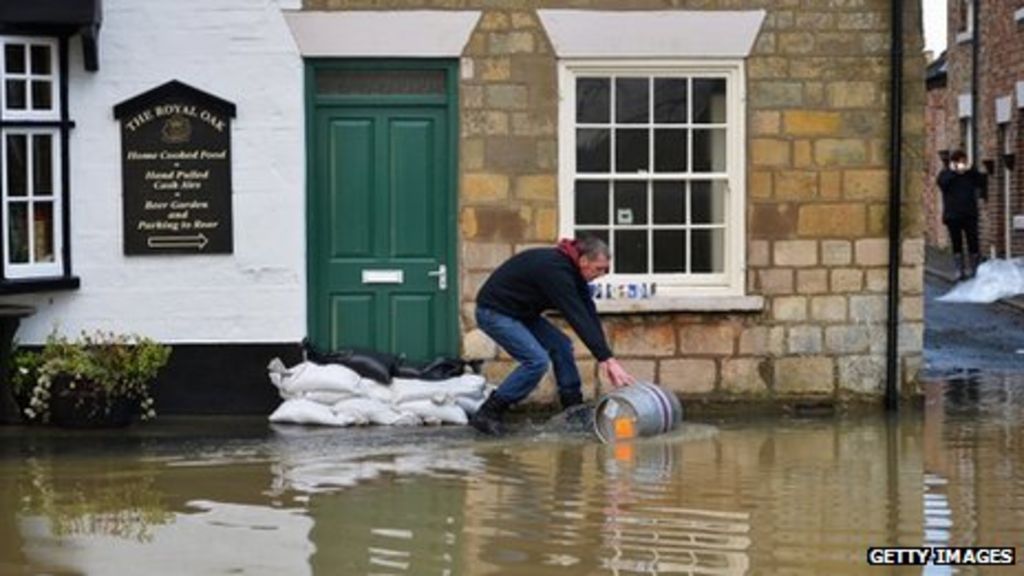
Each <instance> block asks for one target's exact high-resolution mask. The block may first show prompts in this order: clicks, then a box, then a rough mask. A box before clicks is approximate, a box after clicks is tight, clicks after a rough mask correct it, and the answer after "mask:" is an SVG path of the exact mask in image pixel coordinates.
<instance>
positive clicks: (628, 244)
mask: <svg viewBox="0 0 1024 576" xmlns="http://www.w3.org/2000/svg"><path fill="white" fill-rule="evenodd" d="M614 255H615V259H614V260H613V266H614V267H615V272H617V273H619V274H645V273H646V272H647V231H646V230H616V231H615V248H614Z"/></svg>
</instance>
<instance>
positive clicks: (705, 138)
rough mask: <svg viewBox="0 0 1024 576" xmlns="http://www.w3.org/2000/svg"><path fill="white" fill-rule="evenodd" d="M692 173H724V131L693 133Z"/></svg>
mask: <svg viewBox="0 0 1024 576" xmlns="http://www.w3.org/2000/svg"><path fill="white" fill-rule="evenodd" d="M693 171H694V172H725V129H724V128H722V129H716V130H694V131H693Z"/></svg>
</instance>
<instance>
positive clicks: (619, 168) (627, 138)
mask: <svg viewBox="0 0 1024 576" xmlns="http://www.w3.org/2000/svg"><path fill="white" fill-rule="evenodd" d="M648 133H649V131H648V130H647V129H646V128H644V129H642V130H636V129H633V128H630V129H628V130H616V131H615V171H616V172H640V171H647V170H648V169H649V168H648V166H649V164H648V158H647V156H648V144H647V136H648Z"/></svg>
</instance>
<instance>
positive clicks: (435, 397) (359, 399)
mask: <svg viewBox="0 0 1024 576" xmlns="http://www.w3.org/2000/svg"><path fill="white" fill-rule="evenodd" d="M267 371H268V373H269V375H270V381H271V382H272V383H273V384H274V386H276V387H277V389H278V391H279V393H280V394H281V398H283V399H284V402H283V403H282V404H281V405H280V406H279V407H278V408H277V410H275V411H274V413H273V414H271V415H270V421H271V422H279V423H285V422H287V423H294V424H320V425H325V426H358V425H365V424H383V425H386V426H418V425H421V424H466V423H467V422H468V420H469V416H470V415H472V414H473V413H475V412H476V410H477V408H479V406H480V404H482V403H483V401H484V399H485V398H486V396H487V394H489V393H490V389H489V387H488V386H487V382H486V381H485V380H484V377H483V376H480V375H478V374H462V375H459V376H454V377H451V378H447V379H444V380H421V379H413V378H391V379H390V382H379V381H377V380H373V379H370V378H366V377H363V376H360V375H359V373H358V372H356V371H355V370H353V369H352V368H350V367H348V366H344V365H341V364H317V363H315V362H311V361H305V362H302V363H300V364H297V365H295V366H293V367H291V368H288V367H286V366H285V365H284V362H282V361H281V360H280V359H279V358H274V359H273V360H271V362H270V364H269V365H268V366H267Z"/></svg>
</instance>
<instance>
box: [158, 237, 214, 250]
mask: <svg viewBox="0 0 1024 576" xmlns="http://www.w3.org/2000/svg"><path fill="white" fill-rule="evenodd" d="M209 243H210V239H209V238H207V237H206V235H205V234H196V235H195V236H150V237H149V238H147V239H146V244H147V245H148V246H149V247H150V248H198V249H200V250H202V249H203V248H206V245H207V244H209Z"/></svg>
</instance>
